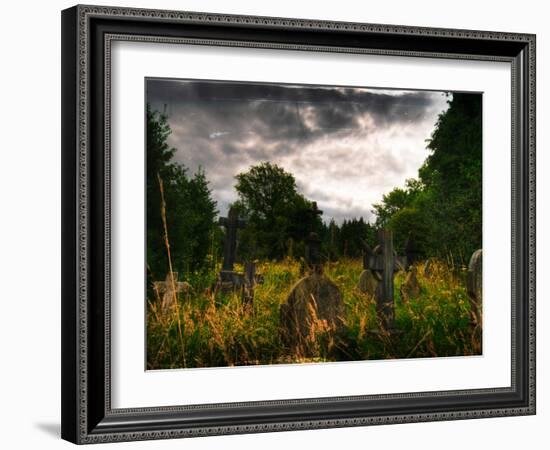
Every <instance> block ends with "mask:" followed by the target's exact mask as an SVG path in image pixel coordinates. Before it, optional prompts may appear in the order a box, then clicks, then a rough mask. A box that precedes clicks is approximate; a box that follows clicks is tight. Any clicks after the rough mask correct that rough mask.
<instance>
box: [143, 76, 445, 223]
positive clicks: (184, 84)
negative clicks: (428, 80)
mask: <svg viewBox="0 0 550 450" xmlns="http://www.w3.org/2000/svg"><path fill="white" fill-rule="evenodd" d="M146 90H147V101H148V102H149V103H150V104H151V107H152V109H154V110H158V111H161V112H165V113H166V115H167V116H168V121H169V124H170V127H171V129H172V135H171V136H170V141H169V142H170V144H171V145H172V146H174V147H175V148H176V149H177V152H176V155H175V159H176V160H177V161H179V162H182V163H183V164H185V165H186V166H187V167H188V168H189V169H190V171H191V172H194V171H196V170H197V169H198V167H202V168H203V169H204V170H205V171H206V174H207V178H208V179H209V180H210V183H211V187H212V190H213V193H214V196H215V197H216V200H218V202H219V207H220V210H221V212H224V210H225V209H226V207H227V204H228V203H229V202H230V201H232V199H234V197H235V193H234V190H233V186H234V182H235V180H234V176H235V174H237V173H239V172H241V171H243V170H246V169H247V168H248V167H250V166H251V165H254V164H258V163H259V162H261V161H272V162H275V163H277V164H280V165H282V166H283V167H284V168H285V169H286V170H288V171H290V172H292V173H293V174H294V175H295V176H296V179H297V181H298V183H299V185H300V187H301V189H302V192H304V194H305V195H306V196H308V197H309V198H312V199H314V200H317V201H319V202H321V201H322V202H324V203H325V205H324V206H325V210H326V211H327V214H330V217H335V218H336V217H338V218H339V219H340V218H343V217H346V214H348V216H347V217H352V216H350V215H349V214H355V215H357V216H360V215H363V216H364V217H365V218H366V217H368V216H369V215H370V209H371V206H370V204H366V203H368V202H366V201H360V200H358V199H357V198H355V199H354V200H353V199H352V197H353V196H354V195H353V194H352V193H351V192H350V191H351V187H349V188H344V186H346V185H347V184H350V183H351V186H354V185H355V186H358V183H360V182H364V181H365V179H368V180H369V186H370V190H371V193H369V196H370V197H373V198H374V197H375V196H376V195H378V197H376V199H378V198H379V196H380V195H381V194H380V192H379V191H382V192H383V190H384V189H386V187H387V186H388V185H389V184H390V183H393V182H394V181H395V180H397V179H399V180H400V179H401V178H403V176H404V175H407V176H411V164H413V165H418V161H417V160H418V155H417V154H414V151H416V152H418V151H422V152H424V151H425V148H424V147H425V144H424V143H423V140H424V139H426V138H427V137H429V134H428V135H426V133H424V131H423V130H424V129H425V128H426V127H427V125H426V123H428V122H429V124H428V126H429V127H431V128H433V123H434V122H435V120H434V118H435V117H437V114H438V113H439V112H441V110H442V108H443V105H444V104H445V99H444V97H443V93H441V92H439V93H434V92H427V91H388V90H374V89H364V88H351V87H325V86H306V85H285V84H268V83H238V82H213V81H191V80H190V81H186V80H166V79H149V80H147V85H146ZM421 128H422V130H421ZM423 133H424V134H423ZM419 136H420V138H419ZM407 139H408V141H407ZM408 142H410V144H411V147H412V148H414V151H413V152H412V153H411V152H409V150H407V148H408V147H407V143H408ZM418 142H421V144H420V145H421V146H422V147H421V148H420V149H418V148H417V147H418V145H419V144H418ZM416 169H417V167H416V168H415V170H416ZM323 178H324V180H322V179H323ZM354 180H357V183H355V182H354ZM401 181H403V180H401ZM323 183H325V184H327V183H328V185H331V184H334V183H339V184H338V186H336V188H335V187H334V186H332V188H331V190H328V187H327V188H326V189H325V190H323V189H322V188H321V189H319V184H321V185H322V184H323ZM339 186H341V188H340V187H339ZM338 189H340V190H341V192H338V193H335V192H336V191H338ZM337 194H338V195H337ZM321 197H323V199H324V198H325V197H326V199H324V200H321ZM370 197H369V198H370ZM336 198H338V201H337V204H336V203H335V201H334V199H336ZM331 199H332V200H331ZM363 200H364V199H363ZM331 201H332V203H331ZM346 211H347V213H346Z"/></svg>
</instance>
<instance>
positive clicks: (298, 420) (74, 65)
mask: <svg viewBox="0 0 550 450" xmlns="http://www.w3.org/2000/svg"><path fill="white" fill-rule="evenodd" d="M113 40H133V41H149V42H151V41H153V42H159V43H163V42H172V43H177V42H186V43H194V44H197V45H222V46H244V47H260V48H265V49H269V48H278V49H294V50H296V49H297V50H303V51H312V50H314V51H324V52H348V53H365V54H384V55H401V56H411V57H437V58H451V59H477V60H496V61H508V62H510V63H511V65H512V118H511V124H512V125H511V126H512V173H511V177H512V192H511V195H512V211H511V220H512V309H513V310H512V374H511V375H512V378H511V379H512V384H511V386H510V387H507V388H494V389H476V390H468V391H465V390H456V391H448V392H423V393H420V394H392V395H390V394H388V395H369V396H356V397H329V398H318V399H289V400H284V401H276V402H270V401H265V402H251V403H240V404H236V403H234V404H216V405H210V406H208V407H204V405H198V406H181V407H170V408H168V407H166V408H162V407H155V408H139V409H132V410H128V409H126V410H121V409H118V410H117V409H112V408H111V402H110V367H111V364H110V352H109V349H110V347H109V344H110V326H111V325H110V321H109V312H110V292H109V287H110V280H109V277H110V270H109V269H110V267H109V263H110V260H109V256H110V254H109V251H110V247H109V243H110V234H109V232H110V229H109V225H110V223H109V220H110V200H109V186H110V184H109V183H110V167H109V162H110V142H109V133H110V117H109V107H110V104H109V99H110V78H109V77H110V43H111V42H112V41H113ZM266 51H269V50H266ZM62 85H63V86H62V123H63V124H62V192H63V193H62V236H63V238H62V437H63V438H65V439H67V440H69V441H72V442H75V443H93V442H106V441H126V440H139V439H160V438H172V437H185V436H201V435H215V434H228V433H249V432H265V431H280V430H295V429H311V428H327V427H344V426H357V425H370V424H388V423H400V422H418V421H435V420H449V419H466V418H479V417H493V416H508V415H526V414H534V413H535V36H534V35H530V34H514V33H500V32H485V31H469V30H449V29H433V28H417V27H404V26H393V25H373V24H360V23H343V22H328V21H310V20H301V19H300V20H298V19H278V18H268V17H251V16H232V15H216V14H203V13H190V12H177V11H156V10H143V9H127V8H115V7H98V6H75V7H73V8H70V9H67V10H65V11H63V12H62ZM201 406H202V407H201Z"/></svg>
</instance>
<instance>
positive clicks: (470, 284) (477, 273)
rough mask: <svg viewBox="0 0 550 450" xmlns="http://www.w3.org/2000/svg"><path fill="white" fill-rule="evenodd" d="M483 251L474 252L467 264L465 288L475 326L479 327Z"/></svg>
mask: <svg viewBox="0 0 550 450" xmlns="http://www.w3.org/2000/svg"><path fill="white" fill-rule="evenodd" d="M482 257H483V250H481V249H479V250H476V251H475V252H474V253H473V254H472V257H471V258H470V264H468V277H467V280H466V286H467V291H468V297H470V307H471V309H472V314H473V319H474V321H475V324H476V325H481V304H482V281H483V280H482V279H483V261H482Z"/></svg>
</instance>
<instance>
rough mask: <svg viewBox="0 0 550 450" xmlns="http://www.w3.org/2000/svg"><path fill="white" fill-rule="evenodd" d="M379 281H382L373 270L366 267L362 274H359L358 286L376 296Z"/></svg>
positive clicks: (366, 292) (365, 292)
mask: <svg viewBox="0 0 550 450" xmlns="http://www.w3.org/2000/svg"><path fill="white" fill-rule="evenodd" d="M379 282H380V281H379V280H378V278H376V276H375V274H374V272H373V271H372V270H370V269H364V270H363V272H361V275H359V283H358V287H359V290H360V291H361V292H363V293H364V294H369V295H371V296H374V293H375V292H376V288H377V287H378V283H379Z"/></svg>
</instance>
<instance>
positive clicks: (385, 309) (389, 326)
mask: <svg viewBox="0 0 550 450" xmlns="http://www.w3.org/2000/svg"><path fill="white" fill-rule="evenodd" d="M378 242H379V244H378V245H377V246H376V247H375V248H374V250H373V251H372V252H370V253H369V254H367V255H366V256H365V259H364V264H365V263H366V265H367V268H368V269H369V270H372V271H374V272H375V273H376V274H377V278H378V279H379V280H380V283H379V284H378V287H377V288H376V310H377V314H378V317H379V318H380V319H381V321H382V325H383V327H384V329H385V331H391V330H393V323H394V318H395V313H394V307H395V305H394V295H393V289H394V285H393V277H394V275H395V272H396V271H399V270H404V269H405V268H406V267H407V257H405V256H397V255H396V253H395V250H394V248H393V234H392V232H391V231H390V230H385V229H382V230H379V231H378Z"/></svg>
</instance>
